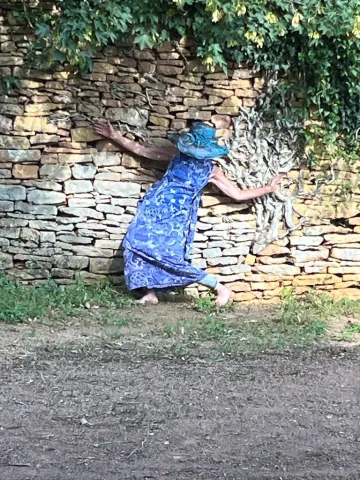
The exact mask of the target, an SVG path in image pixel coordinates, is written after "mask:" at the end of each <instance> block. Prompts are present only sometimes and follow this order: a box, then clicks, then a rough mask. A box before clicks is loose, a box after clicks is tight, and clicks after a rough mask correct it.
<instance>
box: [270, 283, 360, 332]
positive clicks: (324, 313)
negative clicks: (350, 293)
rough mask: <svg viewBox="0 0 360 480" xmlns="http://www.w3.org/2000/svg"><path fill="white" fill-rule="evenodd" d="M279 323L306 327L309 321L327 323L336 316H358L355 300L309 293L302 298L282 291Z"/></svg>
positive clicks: (358, 304) (357, 305) (358, 309)
mask: <svg viewBox="0 0 360 480" xmlns="http://www.w3.org/2000/svg"><path fill="white" fill-rule="evenodd" d="M282 300H283V303H282V308H281V311H280V315H279V321H280V322H282V323H285V324H287V325H306V324H307V323H308V322H309V321H312V322H314V321H316V322H320V323H321V322H326V323H327V322H328V321H329V320H330V318H334V317H338V316H352V315H356V314H360V302H359V301H357V300H349V299H346V298H344V299H342V300H339V301H335V300H333V299H332V298H331V297H330V296H329V295H326V294H319V293H317V292H315V291H310V292H309V293H307V294H306V295H303V296H302V297H295V296H294V294H293V292H292V291H291V290H284V292H283V295H282Z"/></svg>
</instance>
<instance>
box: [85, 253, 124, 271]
mask: <svg viewBox="0 0 360 480" xmlns="http://www.w3.org/2000/svg"><path fill="white" fill-rule="evenodd" d="M89 271H90V272H91V273H100V274H108V273H122V272H123V271H124V261H123V259H122V258H118V257H117V258H90V267H89Z"/></svg>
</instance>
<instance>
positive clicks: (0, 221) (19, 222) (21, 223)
mask: <svg viewBox="0 0 360 480" xmlns="http://www.w3.org/2000/svg"><path fill="white" fill-rule="evenodd" d="M28 223H29V222H28V220H23V219H21V218H8V217H5V218H0V228H17V227H25V226H26V225H27V224H28Z"/></svg>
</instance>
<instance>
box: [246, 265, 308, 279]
mask: <svg viewBox="0 0 360 480" xmlns="http://www.w3.org/2000/svg"><path fill="white" fill-rule="evenodd" d="M255 268H256V270H257V271H258V272H261V273H269V274H271V275H278V276H280V277H287V276H290V277H294V276H296V275H300V268H299V267H294V266H292V265H257V266H256V267H255Z"/></svg>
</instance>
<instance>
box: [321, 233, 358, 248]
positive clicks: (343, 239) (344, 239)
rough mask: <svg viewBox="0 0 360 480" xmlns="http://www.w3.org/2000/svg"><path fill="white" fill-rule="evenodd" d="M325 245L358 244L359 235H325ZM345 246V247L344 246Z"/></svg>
mask: <svg viewBox="0 0 360 480" xmlns="http://www.w3.org/2000/svg"><path fill="white" fill-rule="evenodd" d="M325 240H326V243H329V244H332V245H334V244H336V245H339V244H342V243H344V244H349V243H358V242H360V234H351V233H346V234H345V235H341V234H334V235H325ZM345 246H346V245H345Z"/></svg>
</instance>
